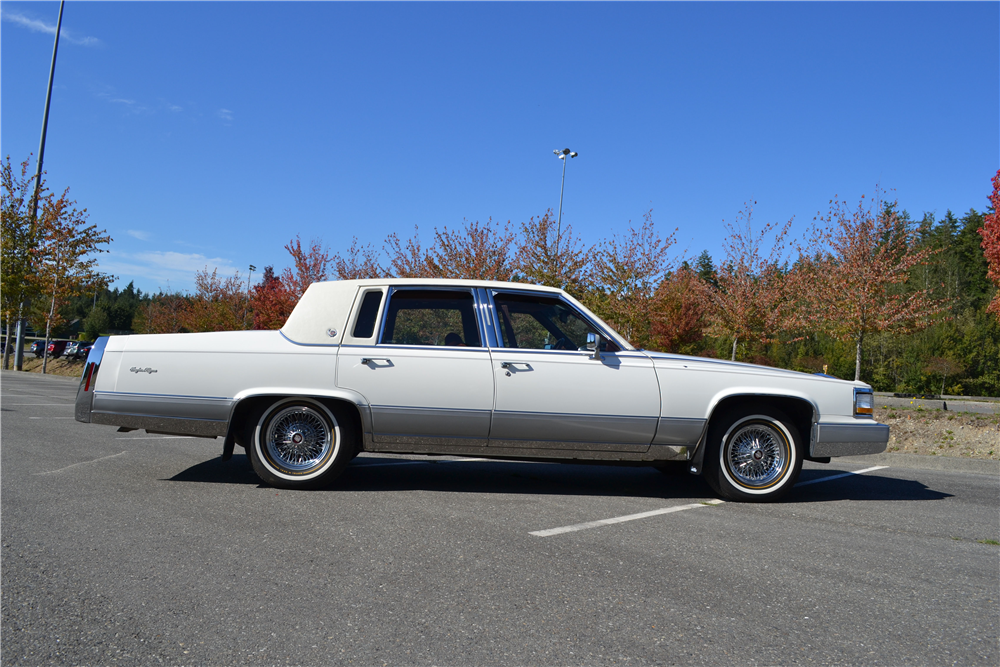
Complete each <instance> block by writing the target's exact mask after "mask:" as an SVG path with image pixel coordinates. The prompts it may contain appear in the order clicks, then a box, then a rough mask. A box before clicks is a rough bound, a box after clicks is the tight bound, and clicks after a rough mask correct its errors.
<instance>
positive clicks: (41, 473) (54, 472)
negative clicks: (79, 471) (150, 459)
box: [35, 452, 128, 475]
mask: <svg viewBox="0 0 1000 667" xmlns="http://www.w3.org/2000/svg"><path fill="white" fill-rule="evenodd" d="M123 454H128V452H120V453H118V454H112V455H111V456H102V457H101V458H99V459H94V460H93V461H80V462H79V463H74V464H73V465H68V466H66V467H65V468H59V470H48V471H46V472H36V473H35V474H36V475H54V474H56V473H57V472H62V471H63V470H69V469H70V468H75V467H77V466H84V465H87V464H89V463H97V462H98V461H106V460H108V459H113V458H116V457H118V456H122V455H123Z"/></svg>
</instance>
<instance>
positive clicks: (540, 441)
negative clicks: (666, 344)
mask: <svg viewBox="0 0 1000 667" xmlns="http://www.w3.org/2000/svg"><path fill="white" fill-rule="evenodd" d="M493 304H494V308H495V310H494V312H495V313H496V320H497V327H498V328H499V329H500V338H501V341H500V342H501V345H502V347H499V348H495V349H494V350H493V374H494V377H495V383H496V407H495V409H494V412H493V426H492V429H491V431H490V446H491V447H498V448H499V447H503V448H527V449H550V450H551V449H564V450H565V449H571V450H590V451H602V450H603V451H610V452H613V451H625V452H645V451H647V450H648V449H649V445H650V442H651V441H652V439H653V435H654V433H655V432H656V423H657V419H658V418H659V414H660V390H659V385H658V383H657V379H656V373H655V371H654V369H653V362H652V360H650V359H649V357H647V356H646V355H645V354H643V353H642V352H639V351H633V350H621V349H618V346H617V345H615V344H614V343H613V342H612V343H609V344H608V349H607V351H605V352H603V353H602V354H601V359H600V360H598V359H594V358H593V353H592V352H591V351H588V350H587V349H586V344H587V334H588V333H592V332H596V327H595V326H594V325H593V323H591V322H590V321H589V320H588V319H587V318H586V317H585V316H584V315H583V313H581V312H580V311H578V310H577V309H576V308H575V307H573V305H572V304H570V303H568V302H566V301H563V300H562V299H560V298H558V297H555V296H546V295H539V294H532V293H526V292H516V291H509V292H508V291H502V290H494V291H493Z"/></svg>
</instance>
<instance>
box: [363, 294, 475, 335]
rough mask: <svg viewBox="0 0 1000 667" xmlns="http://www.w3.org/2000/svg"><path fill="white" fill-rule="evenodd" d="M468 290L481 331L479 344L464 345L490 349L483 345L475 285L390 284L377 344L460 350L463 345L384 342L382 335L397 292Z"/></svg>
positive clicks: (379, 325)
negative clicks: (399, 285) (390, 306)
mask: <svg viewBox="0 0 1000 667" xmlns="http://www.w3.org/2000/svg"><path fill="white" fill-rule="evenodd" d="M431 291H433V292H467V293H469V295H471V296H472V314H473V317H475V318H476V327H477V328H478V331H479V343H480V344H479V345H476V346H471V345H465V346H463V347H464V348H465V349H468V350H486V349H489V348H488V347H487V346H486V345H483V344H482V343H483V341H484V340H486V338H485V336H483V333H484V332H483V318H482V317H480V316H479V308H478V306H479V300H478V299H477V298H476V288H474V287H451V286H449V285H404V286H402V287H398V286H396V285H390V286H389V289H387V290H386V293H385V300H384V301H383V302H382V312H381V314H380V316H379V318H380V321H379V324H378V336H377V337H376V338H375V345H376V346H378V347H380V348H386V349H391V348H393V347H399V348H403V349H406V350H441V349H450V350H460V349H462V347H458V346H453V345H403V344H400V343H383V342H382V336H384V335H385V323H386V320H387V319H388V314H389V304H390V303H392V295H393V294H395V293H396V292H431Z"/></svg>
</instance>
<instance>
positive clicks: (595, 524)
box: [529, 466, 889, 537]
mask: <svg viewBox="0 0 1000 667" xmlns="http://www.w3.org/2000/svg"><path fill="white" fill-rule="evenodd" d="M888 467H889V466H872V467H871V468H865V469H863V470H855V471H853V472H845V473H839V474H837V475H830V476H828V477H821V478H819V479H811V480H809V481H808V482H800V483H798V484H796V485H795V486H796V487H799V486H807V485H809V484H819V483H820V482H829V481H831V480H834V479H840V478H841V477H850V476H851V475H863V474H864V473H866V472H873V471H875V470H884V469H885V468H888ZM723 504H725V501H722V500H708V501H705V502H701V503H692V504H690V505H678V506H676V507H664V508H663V509H658V510H651V511H649V512H639V513H638V514H628V515H626V516H617V517H613V518H610V519H599V520H598V521H587V522H585V523H575V524H573V525H571V526H560V527H559V528H549V529H547V530H535V531H532V532H530V533H529V535H534V536H536V537H551V536H553V535H561V534H563V533H572V532H575V531H578V530H587V529H588V528H599V527H601V526H610V525H612V524H616V523H624V522H625V521H635V520H637V519H647V518H649V517H651V516H659V515H661V514H672V513H674V512H683V511H685V510H693V509H698V508H699V507H711V506H714V505H723Z"/></svg>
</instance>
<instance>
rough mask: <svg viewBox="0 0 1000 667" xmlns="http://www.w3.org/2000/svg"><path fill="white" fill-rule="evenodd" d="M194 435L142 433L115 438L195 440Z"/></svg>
mask: <svg viewBox="0 0 1000 667" xmlns="http://www.w3.org/2000/svg"><path fill="white" fill-rule="evenodd" d="M193 439H194V436H193V435H149V436H146V435H141V436H137V437H134V438H115V440H193Z"/></svg>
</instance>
